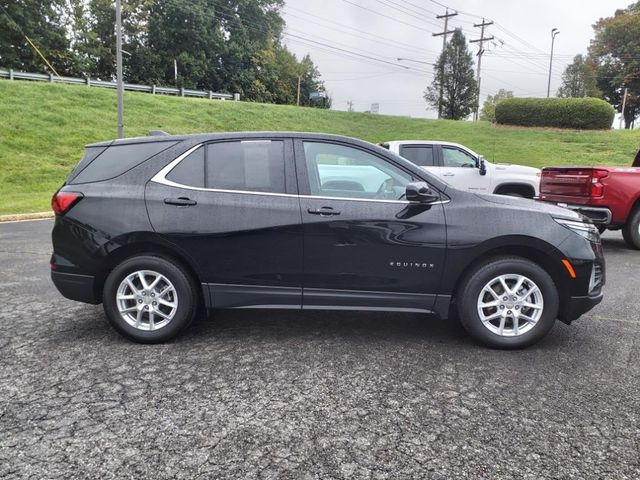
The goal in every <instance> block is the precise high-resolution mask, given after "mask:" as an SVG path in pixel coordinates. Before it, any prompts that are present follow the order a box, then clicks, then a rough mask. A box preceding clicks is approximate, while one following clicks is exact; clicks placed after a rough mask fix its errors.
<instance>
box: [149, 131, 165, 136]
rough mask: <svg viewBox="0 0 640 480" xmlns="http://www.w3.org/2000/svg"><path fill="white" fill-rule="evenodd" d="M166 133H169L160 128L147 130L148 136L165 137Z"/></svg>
mask: <svg viewBox="0 0 640 480" xmlns="http://www.w3.org/2000/svg"><path fill="white" fill-rule="evenodd" d="M167 135H169V134H168V133H167V132H165V131H162V130H149V136H150V137H166V136H167Z"/></svg>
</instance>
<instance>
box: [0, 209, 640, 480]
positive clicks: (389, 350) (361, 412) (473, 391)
mask: <svg viewBox="0 0 640 480" xmlns="http://www.w3.org/2000/svg"><path fill="white" fill-rule="evenodd" d="M51 225H52V222H51V221H50V220H44V221H35V222H21V223H7V224H0V478H38V479H41V478H65V479H67V478H105V479H108V478H118V479H122V478H136V479H138V478H152V479H162V478H242V479H252V478H284V479H287V478H290V479H307V478H309V479H311V478H322V479H325V478H326V479H332V478H336V479H337V478H340V479H353V478H390V479H391V478H393V479H397V478H426V479H453V478H470V479H485V478H486V479H496V478H505V479H512V478H523V479H536V480H537V479H546V478H554V479H570V478H575V479H616V480H622V479H638V478H640V349H639V347H640V341H639V340H640V308H639V306H640V300H639V294H638V292H639V291H640V290H639V286H640V252H634V251H631V250H627V249H626V248H625V246H624V243H623V242H622V239H621V237H620V235H619V234H618V233H607V234H606V235H605V240H604V247H605V251H606V255H607V262H608V284H607V286H606V294H605V295H606V296H605V300H604V302H603V303H602V304H601V305H599V306H598V307H597V308H596V309H594V310H593V311H592V312H590V313H589V314H587V315H585V316H584V317H583V318H581V319H580V320H578V321H577V322H575V323H574V324H573V325H572V326H567V325H564V324H562V323H559V322H558V323H557V324H556V326H555V327H554V329H553V330H552V331H551V333H550V334H549V336H548V337H547V338H546V339H545V340H543V341H542V342H541V343H539V344H538V345H536V346H534V347H532V348H529V349H527V350H523V351H512V352H505V351H497V350H490V349H487V348H484V347H482V346H479V345H477V344H476V343H474V341H473V340H471V339H470V338H469V337H468V336H467V335H466V334H465V332H464V331H463V330H462V328H461V327H460V326H459V325H457V324H455V323H453V322H447V321H441V320H438V319H435V318H430V317H427V316H424V315H418V314H390V313H357V312H355V313H354V312H346V313H343V312H340V313H338V312H321V311H318V312H304V313H303V312H292V311H266V310H265V311H252V310H230V311H222V312H216V313H215V315H213V316H211V318H209V319H208V320H202V321H199V322H198V323H196V324H194V325H192V326H191V328H190V329H189V330H188V331H187V332H186V333H185V334H184V335H183V336H181V337H180V338H179V339H178V340H177V341H175V342H173V343H169V344H165V345H153V346H143V345H136V344H134V343H131V342H129V341H127V340H125V339H123V338H122V337H120V336H119V335H118V334H117V333H115V332H114V331H113V330H112V329H111V328H110V327H109V325H108V323H107V320H106V318H105V316H104V313H103V311H102V307H101V306H90V305H83V304H79V303H75V302H71V301H68V300H66V299H64V298H62V297H61V296H60V295H59V294H58V293H57V291H56V290H55V288H54V287H53V285H52V284H51V282H50V280H49V266H48V261H49V255H50V252H51V245H50V240H49V233H50V230H51Z"/></svg>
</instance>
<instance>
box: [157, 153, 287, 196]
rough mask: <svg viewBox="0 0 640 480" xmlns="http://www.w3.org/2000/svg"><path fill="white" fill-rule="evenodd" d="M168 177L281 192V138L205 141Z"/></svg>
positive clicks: (229, 187)
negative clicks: (207, 142) (274, 139)
mask: <svg viewBox="0 0 640 480" xmlns="http://www.w3.org/2000/svg"><path fill="white" fill-rule="evenodd" d="M167 180H171V181H172V182H176V183H179V184H181V185H186V186H190V187H200V188H210V189H220V190H240V191H251V192H269V193H284V192H285V161H284V142H282V141H281V140H276V141H271V140H258V141H253V140H248V141H236V142H219V143H210V144H206V145H204V146H202V147H200V148H198V149H197V150H195V151H193V152H192V153H191V154H189V155H188V156H187V157H186V158H185V159H184V160H183V161H182V162H180V163H179V164H178V165H176V167H175V168H173V169H172V170H171V172H169V174H168V175H167Z"/></svg>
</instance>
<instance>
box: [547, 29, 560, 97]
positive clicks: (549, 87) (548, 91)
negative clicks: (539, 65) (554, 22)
mask: <svg viewBox="0 0 640 480" xmlns="http://www.w3.org/2000/svg"><path fill="white" fill-rule="evenodd" d="M559 33H560V30H558V29H557V28H554V29H553V30H551V58H550V59H549V82H548V83H547V98H549V95H550V94H551V67H553V45H554V44H555V42H556V37H557V36H558V34H559Z"/></svg>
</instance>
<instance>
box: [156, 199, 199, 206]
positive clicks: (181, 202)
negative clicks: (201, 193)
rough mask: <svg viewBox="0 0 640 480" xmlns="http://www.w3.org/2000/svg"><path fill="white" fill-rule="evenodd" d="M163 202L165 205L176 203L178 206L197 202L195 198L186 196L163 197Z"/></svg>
mask: <svg viewBox="0 0 640 480" xmlns="http://www.w3.org/2000/svg"><path fill="white" fill-rule="evenodd" d="M164 203H166V204H167V205H177V206H179V207H188V206H190V205H197V204H198V202H196V201H195V200H191V199H190V198H187V197H178V198H165V199H164Z"/></svg>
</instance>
